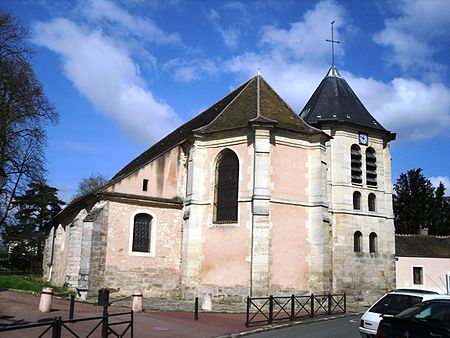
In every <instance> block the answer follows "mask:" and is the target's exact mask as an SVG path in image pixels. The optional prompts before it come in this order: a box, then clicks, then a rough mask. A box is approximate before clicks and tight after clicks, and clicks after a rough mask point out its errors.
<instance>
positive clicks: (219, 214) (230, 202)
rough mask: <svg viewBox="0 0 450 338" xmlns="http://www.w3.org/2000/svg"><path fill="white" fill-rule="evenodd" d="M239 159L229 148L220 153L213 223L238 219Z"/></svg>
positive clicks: (217, 166)
mask: <svg viewBox="0 0 450 338" xmlns="http://www.w3.org/2000/svg"><path fill="white" fill-rule="evenodd" d="M238 191H239V160H238V158H237V156H236V154H235V153H234V152H232V151H231V150H228V149H226V150H224V151H223V152H222V153H221V154H220V158H219V161H218V162H217V165H216V185H215V217H214V222H215V223H235V222H237V221H238Z"/></svg>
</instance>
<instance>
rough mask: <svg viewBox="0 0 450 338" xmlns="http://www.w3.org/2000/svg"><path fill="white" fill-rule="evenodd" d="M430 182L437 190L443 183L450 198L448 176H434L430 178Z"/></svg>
mask: <svg viewBox="0 0 450 338" xmlns="http://www.w3.org/2000/svg"><path fill="white" fill-rule="evenodd" d="M429 180H430V181H431V184H433V187H435V188H436V187H438V186H439V184H440V183H441V182H442V183H443V184H444V186H445V195H446V196H450V178H449V177H448V176H433V177H430V178H429Z"/></svg>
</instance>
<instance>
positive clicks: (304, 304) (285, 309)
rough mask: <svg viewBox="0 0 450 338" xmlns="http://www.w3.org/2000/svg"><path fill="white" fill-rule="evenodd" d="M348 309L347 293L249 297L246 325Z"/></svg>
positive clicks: (270, 322) (344, 311) (271, 322)
mask: <svg viewBox="0 0 450 338" xmlns="http://www.w3.org/2000/svg"><path fill="white" fill-rule="evenodd" d="M346 311H347V298H346V295H345V293H344V294H336V295H332V294H330V293H328V294H325V295H314V294H311V295H308V296H296V295H291V296H272V295H271V296H269V297H253V298H251V297H247V317H246V321H245V326H246V327H249V326H252V325H261V324H273V323H274V322H277V321H293V320H298V319H304V318H312V317H315V316H320V315H331V314H338V313H346Z"/></svg>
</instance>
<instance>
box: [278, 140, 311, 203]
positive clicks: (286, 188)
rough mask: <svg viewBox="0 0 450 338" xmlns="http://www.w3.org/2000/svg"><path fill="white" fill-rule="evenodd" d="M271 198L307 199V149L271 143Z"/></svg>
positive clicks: (304, 200)
mask: <svg viewBox="0 0 450 338" xmlns="http://www.w3.org/2000/svg"><path fill="white" fill-rule="evenodd" d="M271 151H272V181H273V190H272V198H275V199H285V200H296V201H303V202H306V201H307V197H306V187H307V182H306V173H307V168H306V163H307V151H306V150H305V149H301V148H295V147H291V146H287V145H280V144H277V145H272V150H271Z"/></svg>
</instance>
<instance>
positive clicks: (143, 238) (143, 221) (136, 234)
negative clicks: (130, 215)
mask: <svg viewBox="0 0 450 338" xmlns="http://www.w3.org/2000/svg"><path fill="white" fill-rule="evenodd" d="M151 227H152V216H150V215H148V214H137V215H136V216H135V217H134V227H133V251H135V252H150V242H151Z"/></svg>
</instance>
